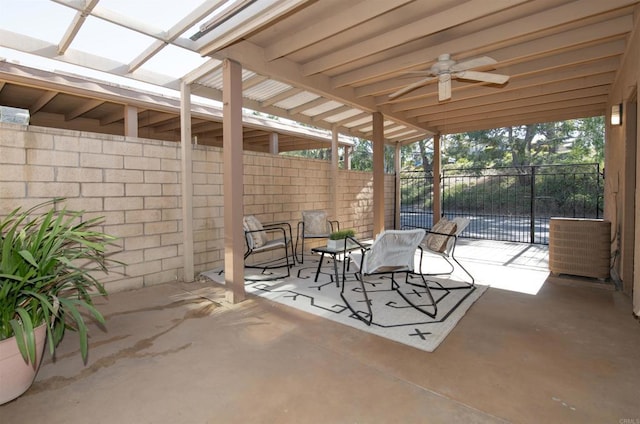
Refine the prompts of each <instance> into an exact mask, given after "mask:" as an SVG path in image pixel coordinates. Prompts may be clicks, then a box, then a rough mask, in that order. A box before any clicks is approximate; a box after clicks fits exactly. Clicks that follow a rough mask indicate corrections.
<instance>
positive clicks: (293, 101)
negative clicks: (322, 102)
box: [274, 91, 320, 110]
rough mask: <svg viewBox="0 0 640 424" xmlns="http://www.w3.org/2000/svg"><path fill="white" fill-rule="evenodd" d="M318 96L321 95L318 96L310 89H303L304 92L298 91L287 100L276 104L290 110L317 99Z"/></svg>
mask: <svg viewBox="0 0 640 424" xmlns="http://www.w3.org/2000/svg"><path fill="white" fill-rule="evenodd" d="M318 97H320V96H318V95H317V94H314V93H311V92H309V91H303V92H302V93H298V94H296V95H295V96H291V97H289V98H288V99H286V100H283V101H281V102H278V103H276V104H275V105H274V106H276V107H279V108H282V109H286V110H289V109H292V108H294V107H297V106H300V105H303V104H305V103H308V102H310V101H312V100H315V99H317V98H318Z"/></svg>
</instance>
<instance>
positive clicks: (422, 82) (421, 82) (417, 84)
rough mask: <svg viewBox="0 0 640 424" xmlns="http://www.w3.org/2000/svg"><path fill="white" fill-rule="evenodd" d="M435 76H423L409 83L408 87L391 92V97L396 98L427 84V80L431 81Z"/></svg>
mask: <svg viewBox="0 0 640 424" xmlns="http://www.w3.org/2000/svg"><path fill="white" fill-rule="evenodd" d="M434 78H435V77H427V78H423V79H421V80H419V81H416V82H414V83H413V84H409V85H407V86H406V87H404V88H401V89H400V90H398V91H396V92H395V93H391V94H389V98H390V99H395V98H396V97H399V96H402V95H403V94H406V93H408V92H409V91H412V90H415V89H416V88H418V87H420V86H423V85H425V84H426V83H427V82H429V81H431V80H432V79H434Z"/></svg>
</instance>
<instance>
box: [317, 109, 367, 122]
mask: <svg viewBox="0 0 640 424" xmlns="http://www.w3.org/2000/svg"><path fill="white" fill-rule="evenodd" d="M360 113H362V111H361V110H360V109H349V110H347V111H344V112H342V113H339V114H337V115H332V116H328V117H327V118H325V121H327V122H331V123H333V122H338V121H342V120H343V119H347V118H349V117H351V116H356V115H359V114H360Z"/></svg>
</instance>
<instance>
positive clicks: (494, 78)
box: [389, 54, 509, 101]
mask: <svg viewBox="0 0 640 424" xmlns="http://www.w3.org/2000/svg"><path fill="white" fill-rule="evenodd" d="M494 63H497V62H496V60H495V59H492V58H490V57H488V56H481V57H477V58H475V59H470V60H466V61H464V62H459V63H458V62H456V61H455V60H453V59H451V55H449V54H441V55H440V56H438V61H437V62H436V63H434V64H433V65H432V66H431V68H430V69H429V70H426V71H420V72H419V73H424V74H427V75H429V76H428V77H427V78H423V79H421V80H420V81H417V82H414V83H413V84H410V85H408V86H406V87H404V88H401V89H400V90H398V91H396V92H395V93H391V94H389V98H390V99H394V98H396V97H399V96H402V95H403V94H406V93H408V92H409V91H412V90H415V89H416V88H418V87H421V86H423V85H425V84H426V83H428V82H429V81H431V80H433V79H436V78H437V79H438V100H439V101H443V100H447V99H450V98H451V78H461V79H465V80H472V81H481V82H490V83H493V84H504V83H505V82H507V81H508V80H509V76H508V75H500V74H490V73H488V72H479V71H471V70H470V69H472V68H477V67H480V66H486V65H493V64H494Z"/></svg>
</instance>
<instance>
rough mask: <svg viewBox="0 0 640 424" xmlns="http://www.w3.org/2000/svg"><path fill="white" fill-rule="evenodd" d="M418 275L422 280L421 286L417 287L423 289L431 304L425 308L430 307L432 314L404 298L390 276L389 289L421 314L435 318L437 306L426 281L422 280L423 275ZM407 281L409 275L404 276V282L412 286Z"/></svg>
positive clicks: (398, 286)
mask: <svg viewBox="0 0 640 424" xmlns="http://www.w3.org/2000/svg"><path fill="white" fill-rule="evenodd" d="M418 275H420V277H421V279H422V283H423V284H422V285H419V287H424V289H425V293H426V294H427V296H429V301H430V302H431V304H430V305H427V306H431V307H432V308H433V313H432V312H429V311H427V310H425V309H423V308H422V306H418V305H416V304H415V303H414V302H412V301H411V300H409V298H408V297H407V296H405V294H404V293H402V291H401V290H400V285H399V284H398V283H397V282H396V280H395V279H394V278H393V275H392V276H391V287H392V288H393V289H394V290H395V291H396V292H397V293H398V294H399V295H400V297H402V298H403V299H404V300H405V302H407V303H408V304H409V305H411V306H413V307H414V308H415V309H417V310H418V311H420V312H422V313H423V314H425V315H427V316H429V317H431V318H435V317H436V315H438V304H437V303H436V301H435V299H434V298H433V295H432V294H431V290H430V289H429V285H428V284H427V280H426V279H425V278H424V275H422V274H418ZM408 279H409V273H407V275H406V279H405V282H406V283H408V284H412V283H409V282H408ZM412 285H414V286H418V285H417V284H412Z"/></svg>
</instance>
